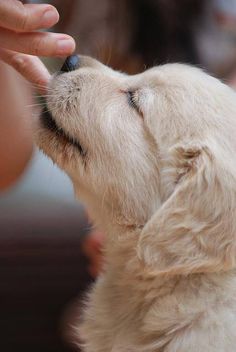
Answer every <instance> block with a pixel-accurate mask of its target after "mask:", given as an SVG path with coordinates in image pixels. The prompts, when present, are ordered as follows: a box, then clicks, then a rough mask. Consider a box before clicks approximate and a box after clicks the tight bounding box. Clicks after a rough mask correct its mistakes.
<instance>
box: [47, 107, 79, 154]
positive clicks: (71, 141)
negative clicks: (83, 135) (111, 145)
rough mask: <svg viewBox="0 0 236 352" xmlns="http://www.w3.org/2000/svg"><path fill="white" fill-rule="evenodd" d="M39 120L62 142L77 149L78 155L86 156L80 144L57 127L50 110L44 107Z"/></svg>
mask: <svg viewBox="0 0 236 352" xmlns="http://www.w3.org/2000/svg"><path fill="white" fill-rule="evenodd" d="M41 122H42V125H43V127H44V128H45V129H47V130H49V131H51V132H53V133H54V134H55V135H56V136H57V137H58V138H60V139H61V140H62V142H64V143H66V144H69V145H71V146H73V147H75V148H77V149H78V151H79V153H80V155H82V156H86V151H85V150H84V148H83V147H82V146H81V144H80V143H79V141H78V140H75V139H74V138H73V137H71V136H69V135H68V133H66V132H65V131H64V130H63V129H62V128H61V127H59V126H58V125H57V123H56V121H55V119H54V118H53V116H52V114H51V113H50V111H48V109H47V107H45V108H44V109H43V111H42V114H41Z"/></svg>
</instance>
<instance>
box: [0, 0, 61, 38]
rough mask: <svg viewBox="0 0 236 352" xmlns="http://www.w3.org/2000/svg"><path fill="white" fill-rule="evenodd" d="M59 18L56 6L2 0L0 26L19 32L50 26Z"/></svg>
mask: <svg viewBox="0 0 236 352" xmlns="http://www.w3.org/2000/svg"><path fill="white" fill-rule="evenodd" d="M58 20H59V14H58V12H57V10H56V8H55V7H54V6H52V5H48V4H26V5H23V4H22V2H20V1H18V0H7V1H5V0H0V27H3V28H7V29H11V30H14V31H17V32H31V31H34V30H37V29H42V28H49V27H51V26H53V25H54V24H56V23H57V22H58Z"/></svg>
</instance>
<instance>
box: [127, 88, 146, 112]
mask: <svg viewBox="0 0 236 352" xmlns="http://www.w3.org/2000/svg"><path fill="white" fill-rule="evenodd" d="M126 94H127V98H128V103H129V105H130V106H131V107H132V108H133V109H135V110H136V111H137V113H138V114H139V115H141V116H143V115H142V111H141V109H140V104H139V101H138V92H137V91H136V90H128V91H127V93H126Z"/></svg>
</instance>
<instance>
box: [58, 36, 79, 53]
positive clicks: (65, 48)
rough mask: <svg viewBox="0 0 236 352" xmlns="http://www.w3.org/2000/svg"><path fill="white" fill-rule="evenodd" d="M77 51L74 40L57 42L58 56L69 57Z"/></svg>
mask: <svg viewBox="0 0 236 352" xmlns="http://www.w3.org/2000/svg"><path fill="white" fill-rule="evenodd" d="M74 50H75V42H74V41H73V39H69V38H66V39H60V40H59V41H58V42H57V54H58V55H69V54H72V53H73V51H74Z"/></svg>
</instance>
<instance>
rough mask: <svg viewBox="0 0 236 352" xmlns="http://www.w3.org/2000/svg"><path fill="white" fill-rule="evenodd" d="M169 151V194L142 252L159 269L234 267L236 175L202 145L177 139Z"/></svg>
mask: <svg viewBox="0 0 236 352" xmlns="http://www.w3.org/2000/svg"><path fill="white" fill-rule="evenodd" d="M170 155H171V157H170V158H169V160H168V162H167V164H166V168H165V170H166V171H165V174H164V177H163V179H164V181H165V182H164V184H163V189H164V190H165V192H164V197H165V198H167V199H166V200H164V202H163V204H162V206H161V208H159V210H158V211H157V212H156V213H155V214H154V215H153V216H152V217H151V219H150V220H149V221H148V222H147V224H146V225H145V227H144V228H143V230H142V233H141V235H140V239H139V243H138V255H139V258H140V259H141V260H142V261H143V263H144V265H145V266H146V268H147V269H148V270H149V271H150V273H151V272H153V273H154V274H155V275H156V274H170V275H171V274H173V275H175V274H189V273H194V272H195V273H197V272H198V273H199V272H213V271H221V270H228V269H230V268H233V267H235V264H236V196H235V193H236V188H235V186H236V182H235V178H234V176H235V175H233V172H230V171H228V169H227V168H226V167H224V165H223V164H224V162H225V161H224V159H223V158H220V157H219V158H217V157H216V153H215V152H214V155H213V153H211V151H210V150H209V148H207V147H204V146H197V145H194V146H189V145H182V146H180V145H178V146H175V147H174V148H173V150H172V151H171V153H170Z"/></svg>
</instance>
